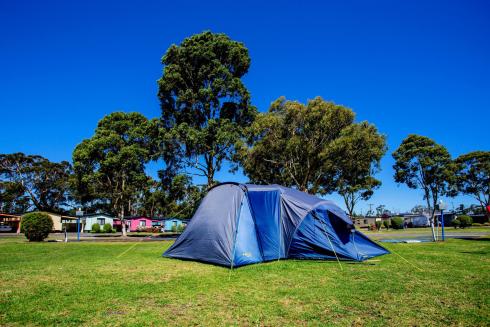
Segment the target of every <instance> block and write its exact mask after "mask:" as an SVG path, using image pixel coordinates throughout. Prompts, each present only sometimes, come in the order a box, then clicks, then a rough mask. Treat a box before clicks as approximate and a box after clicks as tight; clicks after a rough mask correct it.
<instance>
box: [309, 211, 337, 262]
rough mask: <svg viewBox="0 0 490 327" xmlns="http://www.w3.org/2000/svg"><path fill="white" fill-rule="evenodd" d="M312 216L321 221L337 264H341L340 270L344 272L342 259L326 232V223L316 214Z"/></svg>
mask: <svg viewBox="0 0 490 327" xmlns="http://www.w3.org/2000/svg"><path fill="white" fill-rule="evenodd" d="M312 214H313V216H314V217H315V218H316V219H318V220H320V223H321V224H322V227H323V233H325V236H327V240H328V243H330V247H331V248H332V251H333V254H335V259H337V262H338V263H339V267H340V270H344V268H342V265H341V264H340V259H339V257H338V256H337V252H336V251H335V248H334V247H333V244H332V241H330V236H328V233H327V231H326V228H325V222H324V221H323V220H321V219H320V218H318V217H317V216H316V214H314V213H313V212H312Z"/></svg>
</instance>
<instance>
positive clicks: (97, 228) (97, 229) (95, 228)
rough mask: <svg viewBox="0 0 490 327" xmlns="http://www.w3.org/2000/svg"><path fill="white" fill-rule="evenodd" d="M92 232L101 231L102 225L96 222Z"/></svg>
mask: <svg viewBox="0 0 490 327" xmlns="http://www.w3.org/2000/svg"><path fill="white" fill-rule="evenodd" d="M92 233H100V225H99V224H97V223H95V224H93V225H92Z"/></svg>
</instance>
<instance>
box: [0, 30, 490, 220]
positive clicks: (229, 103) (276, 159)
mask: <svg viewBox="0 0 490 327" xmlns="http://www.w3.org/2000/svg"><path fill="white" fill-rule="evenodd" d="M162 64H163V73H162V77H161V78H160V79H159V80H158V94H157V95H158V98H159V100H160V104H161V116H160V117H158V118H154V119H148V118H146V117H144V116H143V115H142V114H140V113H136V112H132V113H123V112H114V113H111V114H109V115H107V116H106V117H104V118H103V119H102V120H100V121H99V123H98V124H97V127H96V129H95V132H94V135H93V136H92V137H91V138H89V139H86V140H83V141H82V142H81V143H80V144H79V145H77V146H76V148H75V149H74V151H73V158H72V159H73V160H72V164H70V163H68V162H66V161H63V162H61V163H53V162H50V161H49V160H47V159H46V158H43V157H41V156H31V155H25V154H22V153H15V154H3V155H0V210H1V211H3V212H12V213H13V212H24V211H27V210H30V209H33V208H35V209H37V210H45V211H58V212H62V211H67V210H70V209H71V208H75V207H78V206H82V207H83V208H85V210H86V211H96V210H102V211H106V212H110V213H113V214H115V215H117V216H119V217H124V216H126V215H131V214H146V215H151V216H155V215H161V216H177V217H179V216H180V217H189V216H190V215H191V214H192V212H193V210H194V209H195V207H196V205H197V204H198V202H199V200H200V199H201V197H202V196H203V194H204V192H205V191H206V190H207V189H208V188H209V187H211V186H213V185H214V184H216V183H217V181H216V178H215V175H216V172H218V171H220V170H221V169H222V168H223V167H224V164H226V165H227V166H228V167H229V169H230V171H231V172H236V171H237V170H238V169H242V171H243V173H244V174H245V175H246V176H247V177H248V178H249V180H250V181H251V182H253V183H260V184H270V183H277V184H281V185H285V186H289V187H294V188H297V189H299V190H301V191H305V192H309V193H311V194H318V195H326V194H329V193H332V192H338V193H339V194H340V195H341V196H342V197H343V199H344V202H345V206H346V208H347V211H348V213H349V214H350V215H351V216H352V215H354V212H355V207H356V205H357V204H358V203H359V201H360V200H368V199H369V198H370V197H371V196H372V195H373V193H374V191H375V190H376V189H378V188H379V187H380V186H381V181H379V180H378V179H377V178H375V175H376V173H377V172H379V170H380V161H381V159H382V157H383V156H384V155H385V153H386V151H387V146H386V136H385V135H383V134H382V133H380V132H379V131H378V130H377V128H376V127H375V126H374V125H373V124H371V123H369V122H367V121H362V122H356V120H355V114H354V112H353V111H352V110H351V109H350V108H347V107H345V106H342V105H338V104H335V103H333V102H331V101H326V100H324V99H323V98H321V97H316V98H313V99H312V100H309V101H307V103H306V104H304V103H300V102H297V101H291V100H287V99H286V98H285V97H280V98H279V99H277V100H276V101H274V102H272V104H271V106H270V108H269V110H268V111H266V112H263V113H260V112H258V110H257V108H256V107H255V106H253V105H252V103H251V95H250V93H249V91H248V89H247V88H246V86H245V84H244V83H243V80H242V78H243V77H244V76H245V75H246V73H247V72H248V69H249V67H250V64H251V59H250V56H249V53H248V49H247V48H246V47H245V45H244V44H243V43H240V42H237V41H234V40H231V39H230V38H229V37H228V36H227V35H225V34H215V33H212V32H209V31H207V32H203V33H201V34H197V35H193V36H191V37H189V38H187V39H185V40H184V41H183V42H182V43H181V44H179V45H172V46H170V48H169V49H168V50H167V52H166V53H165V54H164V56H163V58H162ZM393 158H394V159H395V165H394V166H393V168H394V170H395V175H394V179H395V181H396V182H398V183H403V184H406V185H407V186H408V187H410V188H414V189H415V188H416V189H421V190H422V191H423V193H424V199H425V200H426V203H427V208H428V209H429V210H430V211H431V213H432V214H431V217H433V216H434V212H435V207H436V204H437V201H438V200H439V199H440V197H441V196H445V195H446V196H455V195H456V194H460V193H461V194H467V195H470V196H472V197H474V198H475V200H476V201H478V203H479V204H480V205H481V207H482V208H485V206H488V205H490V199H489V193H490V190H489V188H490V152H483V151H478V152H472V153H469V154H466V155H463V156H460V157H458V158H456V159H454V160H453V159H452V158H451V156H450V154H449V153H448V151H447V150H446V149H445V148H444V147H443V146H442V145H439V144H437V143H435V142H434V141H433V140H431V139H429V138H427V137H424V136H419V135H409V136H408V137H407V138H406V139H405V140H403V142H402V144H401V145H400V147H399V148H398V149H397V150H396V151H395V152H394V153H393ZM151 161H156V162H159V163H162V165H161V169H160V170H159V171H158V178H157V179H156V180H154V179H153V178H151V177H150V176H147V175H146V173H145V167H146V165H147V164H148V163H150V162H151ZM193 176H201V177H203V178H204V179H205V181H206V183H205V185H200V186H199V185H194V184H193ZM71 210H73V209H71Z"/></svg>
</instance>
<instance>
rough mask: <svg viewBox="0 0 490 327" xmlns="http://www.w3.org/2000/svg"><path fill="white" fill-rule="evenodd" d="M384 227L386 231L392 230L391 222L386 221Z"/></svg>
mask: <svg viewBox="0 0 490 327" xmlns="http://www.w3.org/2000/svg"><path fill="white" fill-rule="evenodd" d="M383 226H384V227H385V228H386V229H390V221H389V220H385V221H383Z"/></svg>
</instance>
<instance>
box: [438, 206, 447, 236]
mask: <svg viewBox="0 0 490 327" xmlns="http://www.w3.org/2000/svg"><path fill="white" fill-rule="evenodd" d="M439 209H440V210H441V232H442V235H441V236H442V237H441V238H442V240H443V241H444V239H445V237H444V209H446V204H445V203H444V202H442V200H440V201H439Z"/></svg>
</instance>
